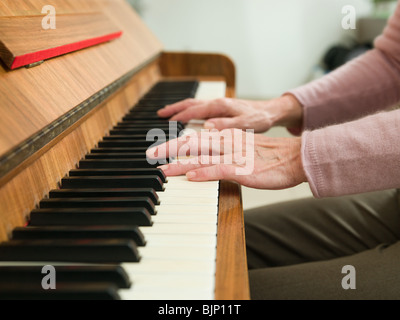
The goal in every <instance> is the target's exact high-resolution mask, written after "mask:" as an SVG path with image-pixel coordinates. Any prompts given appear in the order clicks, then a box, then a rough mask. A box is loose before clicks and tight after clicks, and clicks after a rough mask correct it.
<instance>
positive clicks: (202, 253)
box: [138, 245, 216, 262]
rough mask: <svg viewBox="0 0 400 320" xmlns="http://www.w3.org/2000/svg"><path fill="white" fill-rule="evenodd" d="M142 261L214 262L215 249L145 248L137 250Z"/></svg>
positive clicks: (183, 247)
mask: <svg viewBox="0 0 400 320" xmlns="http://www.w3.org/2000/svg"><path fill="white" fill-rule="evenodd" d="M138 251H139V253H140V256H141V257H142V259H170V260H185V261H188V260H204V261H211V262H213V261H215V252H216V251H215V248H210V247H201V246H196V247H190V246H169V247H166V246H159V247H157V246H156V247H153V246H150V245H149V246H145V247H141V248H138Z"/></svg>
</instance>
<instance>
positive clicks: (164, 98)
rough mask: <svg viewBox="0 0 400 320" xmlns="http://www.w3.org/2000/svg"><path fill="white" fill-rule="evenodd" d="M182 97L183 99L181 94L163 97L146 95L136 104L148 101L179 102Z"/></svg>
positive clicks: (165, 103) (160, 102) (161, 102)
mask: <svg viewBox="0 0 400 320" xmlns="http://www.w3.org/2000/svg"><path fill="white" fill-rule="evenodd" d="M182 99H184V98H183V96H180V97H169V96H166V97H163V98H160V97H154V96H153V97H150V96H147V97H143V98H142V99H140V100H139V102H138V104H141V103H147V102H150V103H159V104H164V105H167V104H173V103H176V102H179V101H181V100H182Z"/></svg>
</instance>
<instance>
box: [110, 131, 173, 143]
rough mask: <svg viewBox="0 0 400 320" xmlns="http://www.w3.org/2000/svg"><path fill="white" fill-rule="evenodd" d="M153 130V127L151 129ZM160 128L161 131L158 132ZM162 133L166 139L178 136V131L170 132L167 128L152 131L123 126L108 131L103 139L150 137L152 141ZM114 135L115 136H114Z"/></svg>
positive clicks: (143, 138)
mask: <svg viewBox="0 0 400 320" xmlns="http://www.w3.org/2000/svg"><path fill="white" fill-rule="evenodd" d="M152 130H154V129H152ZM159 130H161V132H159ZM160 133H162V134H163V135H164V136H165V137H166V138H167V139H169V140H170V139H175V138H177V137H178V132H175V133H174V132H170V131H169V129H166V130H162V129H157V131H152V132H150V130H147V129H146V130H142V131H141V132H140V131H139V130H138V129H133V130H132V129H130V128H124V129H113V130H111V131H110V136H109V137H104V140H110V139H106V138H111V137H113V138H112V140H117V139H118V138H120V139H129V138H131V139H132V140H146V139H151V140H153V141H154V138H158V137H160V136H161V137H164V136H163V135H161V134H160ZM114 137H115V138H114Z"/></svg>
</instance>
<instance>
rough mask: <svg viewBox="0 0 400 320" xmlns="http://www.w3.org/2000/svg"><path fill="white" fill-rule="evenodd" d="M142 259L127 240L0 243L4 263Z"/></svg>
mask: <svg viewBox="0 0 400 320" xmlns="http://www.w3.org/2000/svg"><path fill="white" fill-rule="evenodd" d="M139 260H140V256H139V252H138V250H137V247H136V244H135V243H134V242H133V241H131V240H125V239H113V240H108V239H81V240H69V239H62V240H54V239H53V240H29V241H28V240H10V241H6V242H3V243H0V261H60V262H87V263H120V262H138V261H139Z"/></svg>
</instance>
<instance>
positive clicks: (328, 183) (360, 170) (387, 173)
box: [290, 5, 400, 198]
mask: <svg viewBox="0 0 400 320" xmlns="http://www.w3.org/2000/svg"><path fill="white" fill-rule="evenodd" d="M290 93H291V94H293V95H294V96H296V97H297V99H298V100H299V101H300V103H301V104H302V105H303V107H304V123H303V126H304V129H305V131H304V132H303V134H302V139H303V144H302V160H303V165H304V169H305V171H306V175H307V178H308V181H309V184H310V187H311V190H312V192H313V194H314V196H315V197H318V198H319V197H333V196H340V195H346V194H355V193H362V192H368V191H375V190H384V189H390V188H400V109H398V110H394V109H393V108H392V109H391V110H390V111H388V107H392V106H394V105H396V104H397V103H399V102H400V5H398V6H397V9H396V12H395V14H394V15H393V16H392V17H391V19H390V20H389V22H388V25H387V27H386V28H385V30H384V32H383V34H382V35H381V36H379V37H378V38H377V39H376V40H375V43H374V49H373V50H370V51H369V52H368V53H366V54H364V55H363V56H361V57H359V58H357V59H355V60H353V61H351V62H349V63H347V64H346V65H344V66H342V67H341V68H339V69H337V70H335V71H333V72H331V73H330V74H328V75H326V76H325V77H323V78H321V79H319V80H316V81H313V82H311V83H309V84H307V85H304V86H302V87H299V88H296V89H294V90H291V91H290Z"/></svg>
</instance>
